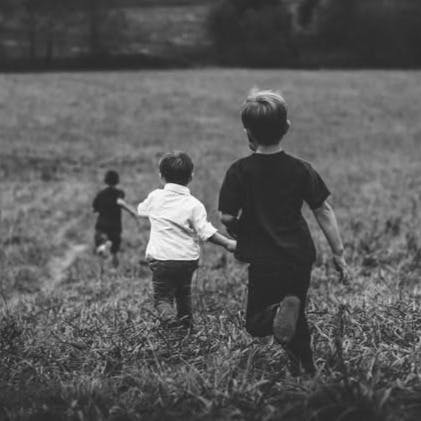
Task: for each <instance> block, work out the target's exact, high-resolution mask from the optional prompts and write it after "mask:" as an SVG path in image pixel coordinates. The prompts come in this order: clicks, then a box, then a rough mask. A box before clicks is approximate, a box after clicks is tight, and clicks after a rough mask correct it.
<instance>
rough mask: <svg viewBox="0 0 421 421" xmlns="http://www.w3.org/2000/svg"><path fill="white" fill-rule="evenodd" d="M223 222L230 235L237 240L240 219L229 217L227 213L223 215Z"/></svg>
mask: <svg viewBox="0 0 421 421" xmlns="http://www.w3.org/2000/svg"><path fill="white" fill-rule="evenodd" d="M221 222H222V224H223V225H225V227H226V228H227V231H228V234H229V235H230V236H231V237H233V238H237V235H238V218H237V217H235V216H233V215H228V214H227V213H223V214H222V215H221Z"/></svg>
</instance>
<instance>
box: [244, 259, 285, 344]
mask: <svg viewBox="0 0 421 421" xmlns="http://www.w3.org/2000/svg"><path fill="white" fill-rule="evenodd" d="M282 280H283V276H282V266H281V265H262V264H252V265H250V266H249V283H248V296H247V310H246V329H247V331H248V332H249V333H250V334H251V335H252V336H259V337H263V336H268V335H272V334H273V319H274V317H275V314H276V311H277V309H278V307H279V303H280V301H281V300H282V299H283V298H284V297H285V293H286V290H285V285H283V281H282Z"/></svg>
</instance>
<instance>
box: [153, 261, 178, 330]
mask: <svg viewBox="0 0 421 421" xmlns="http://www.w3.org/2000/svg"><path fill="white" fill-rule="evenodd" d="M149 266H150V268H151V270H152V285H153V298H154V306H155V308H156V310H157V311H158V315H159V317H160V318H161V320H162V321H164V322H168V321H169V320H171V319H173V318H174V316H175V314H174V309H173V302H174V295H175V290H176V285H175V282H174V271H173V270H171V269H172V268H171V265H170V263H169V262H165V261H157V260H154V261H151V262H150V263H149Z"/></svg>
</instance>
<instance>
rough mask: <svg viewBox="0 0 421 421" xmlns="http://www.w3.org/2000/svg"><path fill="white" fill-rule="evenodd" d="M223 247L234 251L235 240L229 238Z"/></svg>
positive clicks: (235, 246)
mask: <svg viewBox="0 0 421 421" xmlns="http://www.w3.org/2000/svg"><path fill="white" fill-rule="evenodd" d="M225 248H226V249H227V250H228V251H229V252H231V253H234V251H235V249H236V248H237V241H235V240H229V242H228V243H227V245H226V246H225Z"/></svg>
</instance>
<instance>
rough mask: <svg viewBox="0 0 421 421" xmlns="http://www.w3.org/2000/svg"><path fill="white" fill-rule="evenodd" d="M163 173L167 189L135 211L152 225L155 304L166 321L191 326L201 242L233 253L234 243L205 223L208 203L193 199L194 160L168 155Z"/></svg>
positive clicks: (150, 245) (161, 168)
mask: <svg viewBox="0 0 421 421" xmlns="http://www.w3.org/2000/svg"><path fill="white" fill-rule="evenodd" d="M159 171H160V175H161V179H162V181H163V182H164V187H163V188H161V189H156V190H154V191H152V192H151V193H150V194H149V195H148V197H147V198H146V199H145V200H144V201H143V202H142V203H140V204H139V206H138V208H137V211H138V214H139V216H142V217H147V218H149V220H150V223H151V229H150V237H149V242H148V245H147V248H146V258H147V260H148V262H149V266H150V268H151V270H152V284H153V291H154V292H153V293H154V305H155V308H156V309H157V311H158V314H159V317H160V319H161V320H162V321H163V322H164V323H166V324H168V325H169V326H181V327H185V328H191V327H192V304H191V284H192V276H193V273H194V271H195V270H196V268H197V267H198V262H199V257H200V243H199V242H200V241H202V242H204V241H209V242H211V243H214V244H217V245H219V246H222V247H224V248H225V249H226V250H228V251H230V252H233V251H234V250H235V247H236V241H235V240H232V239H230V238H227V237H225V236H224V235H222V234H220V233H219V232H218V231H217V229H216V228H215V227H214V226H213V225H212V224H211V223H210V222H209V221H208V220H207V213H206V209H205V207H204V205H203V204H202V203H201V202H200V201H199V200H198V199H196V198H195V197H194V196H192V195H191V193H190V190H189V188H188V187H187V186H188V184H189V183H190V181H191V180H192V177H193V162H192V160H191V158H190V157H189V156H188V155H187V154H186V153H183V152H177V153H169V154H167V155H165V156H164V157H163V158H162V159H161V161H160V163H159ZM174 301H175V303H176V309H177V312H176V313H175V312H174V310H173V303H174Z"/></svg>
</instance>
